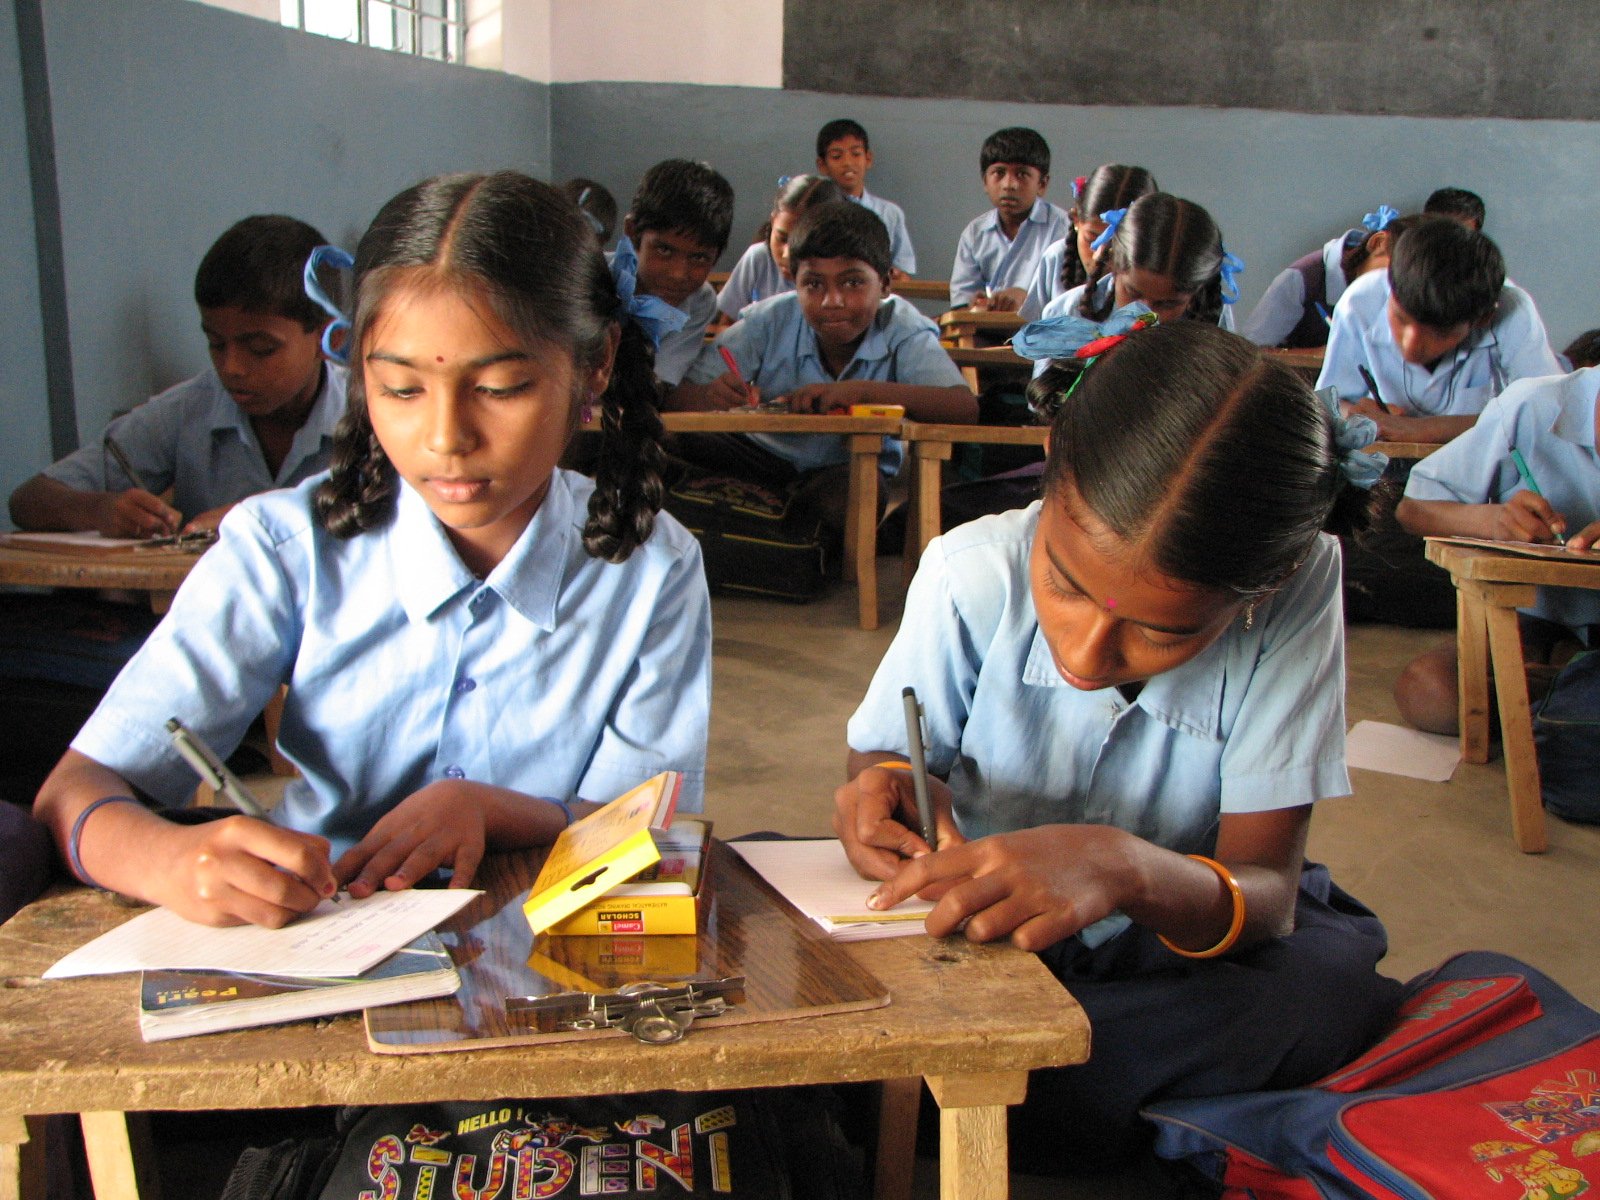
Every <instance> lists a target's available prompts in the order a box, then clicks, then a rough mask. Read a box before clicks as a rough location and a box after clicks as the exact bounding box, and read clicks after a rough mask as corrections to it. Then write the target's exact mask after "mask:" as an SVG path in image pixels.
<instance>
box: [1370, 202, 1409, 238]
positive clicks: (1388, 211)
mask: <svg viewBox="0 0 1600 1200" xmlns="http://www.w3.org/2000/svg"><path fill="white" fill-rule="evenodd" d="M1399 217H1400V213H1399V211H1398V210H1397V209H1393V208H1390V207H1389V206H1388V205H1387V204H1380V205H1378V211H1377V212H1370V213H1368V214H1367V215H1366V216H1364V217H1362V218H1361V223H1362V224H1363V225H1364V226H1366V227H1367V229H1368V230H1369V231H1370V232H1372V233H1381V232H1382V231H1383V230H1385V229H1387V228H1389V222H1391V221H1395V220H1398V219H1399Z"/></svg>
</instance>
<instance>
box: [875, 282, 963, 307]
mask: <svg viewBox="0 0 1600 1200" xmlns="http://www.w3.org/2000/svg"><path fill="white" fill-rule="evenodd" d="M889 290H890V291H891V292H893V293H894V294H895V295H897V296H904V297H905V298H906V299H907V300H943V301H944V302H945V303H946V304H948V303H949V302H950V281H949V280H948V279H901V280H899V281H898V282H895V283H892V284H890V285H889Z"/></svg>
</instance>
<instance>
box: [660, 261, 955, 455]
mask: <svg viewBox="0 0 1600 1200" xmlns="http://www.w3.org/2000/svg"><path fill="white" fill-rule="evenodd" d="M722 346H726V347H727V348H728V350H730V351H731V352H732V354H733V356H734V358H735V359H737V360H738V363H739V370H740V372H741V373H742V374H743V375H744V377H745V379H746V380H747V381H749V382H750V383H753V384H755V385H756V387H757V389H759V391H760V392H761V398H762V399H763V400H775V399H777V398H778V397H779V396H787V395H788V394H789V393H790V392H792V391H794V389H795V388H797V387H799V386H801V385H802V384H807V383H838V382H841V381H843V380H847V379H866V380H872V381H874V382H879V383H914V384H921V385H922V386H924V387H964V386H966V381H965V380H963V379H962V378H961V369H960V368H959V367H957V366H956V365H955V363H953V362H951V361H950V356H949V355H948V354H946V353H945V351H944V347H943V346H941V345H939V327H938V326H937V325H935V324H934V323H933V322H932V321H930V320H928V318H927V317H925V316H923V315H922V314H921V313H920V312H918V311H917V309H916V307H915V306H914V305H913V304H912V303H911V302H910V301H909V300H906V299H904V298H903V297H900V296H890V297H888V298H887V299H885V300H884V302H883V303H882V304H881V305H879V306H878V313H877V315H876V316H875V317H873V319H872V324H871V325H869V326H868V327H867V332H866V334H865V336H864V337H862V339H861V345H860V346H858V347H856V352H855V357H853V358H852V359H851V360H850V361H849V362H848V363H847V364H846V365H845V368H844V370H843V371H841V372H840V373H839V375H838V376H837V377H835V376H833V375H830V374H828V368H827V367H826V366H824V365H823V361H822V350H821V348H820V347H819V346H818V345H817V335H816V332H815V331H814V330H813V329H812V328H811V326H810V325H808V324H807V323H806V319H805V316H804V314H803V313H802V312H801V311H800V297H799V296H797V295H796V294H795V293H793V292H790V293H788V294H787V295H783V296H774V297H772V298H771V299H770V300H763V301H761V302H760V303H759V304H752V305H751V306H750V307H749V308H747V309H745V310H744V315H743V316H742V317H740V319H739V322H738V324H736V325H730V326H729V327H728V328H727V329H724V330H723V331H722V332H721V333H720V334H718V335H717V340H716V342H715V344H713V345H710V346H707V347H706V348H705V349H703V350H702V351H701V352H700V357H699V358H698V359H696V360H695V364H694V366H692V367H690V368H689V374H688V375H687V376H686V377H685V378H687V380H688V381H689V382H690V383H710V382H711V381H712V380H713V379H715V378H717V377H718V376H719V375H722V374H724V373H725V372H726V371H727V369H728V367H727V364H726V363H724V362H723V361H722V356H721V355H720V354H719V353H718V347H722ZM746 436H747V437H749V438H750V439H751V440H752V441H755V442H758V443H759V444H760V445H762V446H763V447H765V448H766V449H768V450H770V451H772V453H774V454H776V455H778V456H779V457H780V458H783V459H785V460H787V461H788V462H791V463H793V464H794V466H795V467H796V469H798V470H801V471H814V470H816V469H817V468H818V467H831V466H834V465H835V464H838V463H847V462H849V461H850V451H849V448H848V447H847V446H846V444H845V438H844V436H843V435H841V434H836V433H781V434H770V433H752V434H747V435H746ZM904 455H905V449H904V447H903V446H902V445H901V444H900V441H899V439H897V438H885V439H884V454H883V457H882V458H880V459H879V465H880V466H881V467H882V469H883V471H884V472H885V473H886V474H893V473H894V472H895V471H897V470H899V468H900V462H901V459H902V458H903V457H904Z"/></svg>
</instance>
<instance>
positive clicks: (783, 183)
mask: <svg viewBox="0 0 1600 1200" xmlns="http://www.w3.org/2000/svg"><path fill="white" fill-rule="evenodd" d="M793 178H794V176H793V175H779V176H778V186H779V187H780V188H786V187H788V186H789V181H790V180H791V179H793Z"/></svg>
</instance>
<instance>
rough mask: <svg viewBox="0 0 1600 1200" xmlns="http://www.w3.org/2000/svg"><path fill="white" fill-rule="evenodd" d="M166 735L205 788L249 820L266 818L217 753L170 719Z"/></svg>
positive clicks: (263, 810)
mask: <svg viewBox="0 0 1600 1200" xmlns="http://www.w3.org/2000/svg"><path fill="white" fill-rule="evenodd" d="M167 734H168V735H169V736H170V737H171V738H172V747H173V749H175V750H176V751H177V752H178V753H179V754H181V755H182V756H183V760H184V761H185V762H186V763H188V764H189V765H190V766H191V767H193V768H194V772H195V774H196V775H198V776H200V778H201V779H202V780H203V781H204V782H205V783H206V785H207V786H208V787H211V788H215V789H216V790H217V791H219V792H221V793H222V794H223V795H224V796H226V797H227V798H228V799H229V800H231V801H233V805H234V807H235V808H237V809H238V810H239V811H240V812H242V813H245V814H246V815H247V816H252V817H265V816H266V815H267V810H266V809H265V808H264V807H263V806H262V804H261V801H259V800H257V799H256V798H255V797H254V796H252V795H251V794H250V790H249V789H248V788H246V787H245V786H244V784H242V783H240V782H239V777H238V776H237V775H235V774H234V773H233V772H232V771H230V770H228V766H227V764H226V763H224V762H223V761H222V759H220V758H218V757H217V752H216V751H215V750H213V749H212V748H211V747H210V746H208V745H206V743H205V742H204V741H203V740H202V739H201V738H200V736H199V735H198V734H196V733H194V732H193V731H192V730H190V729H189V728H188V727H187V726H185V725H184V723H183V722H182V721H180V720H178V718H177V717H173V718H171V719H170V720H168V721H167Z"/></svg>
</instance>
